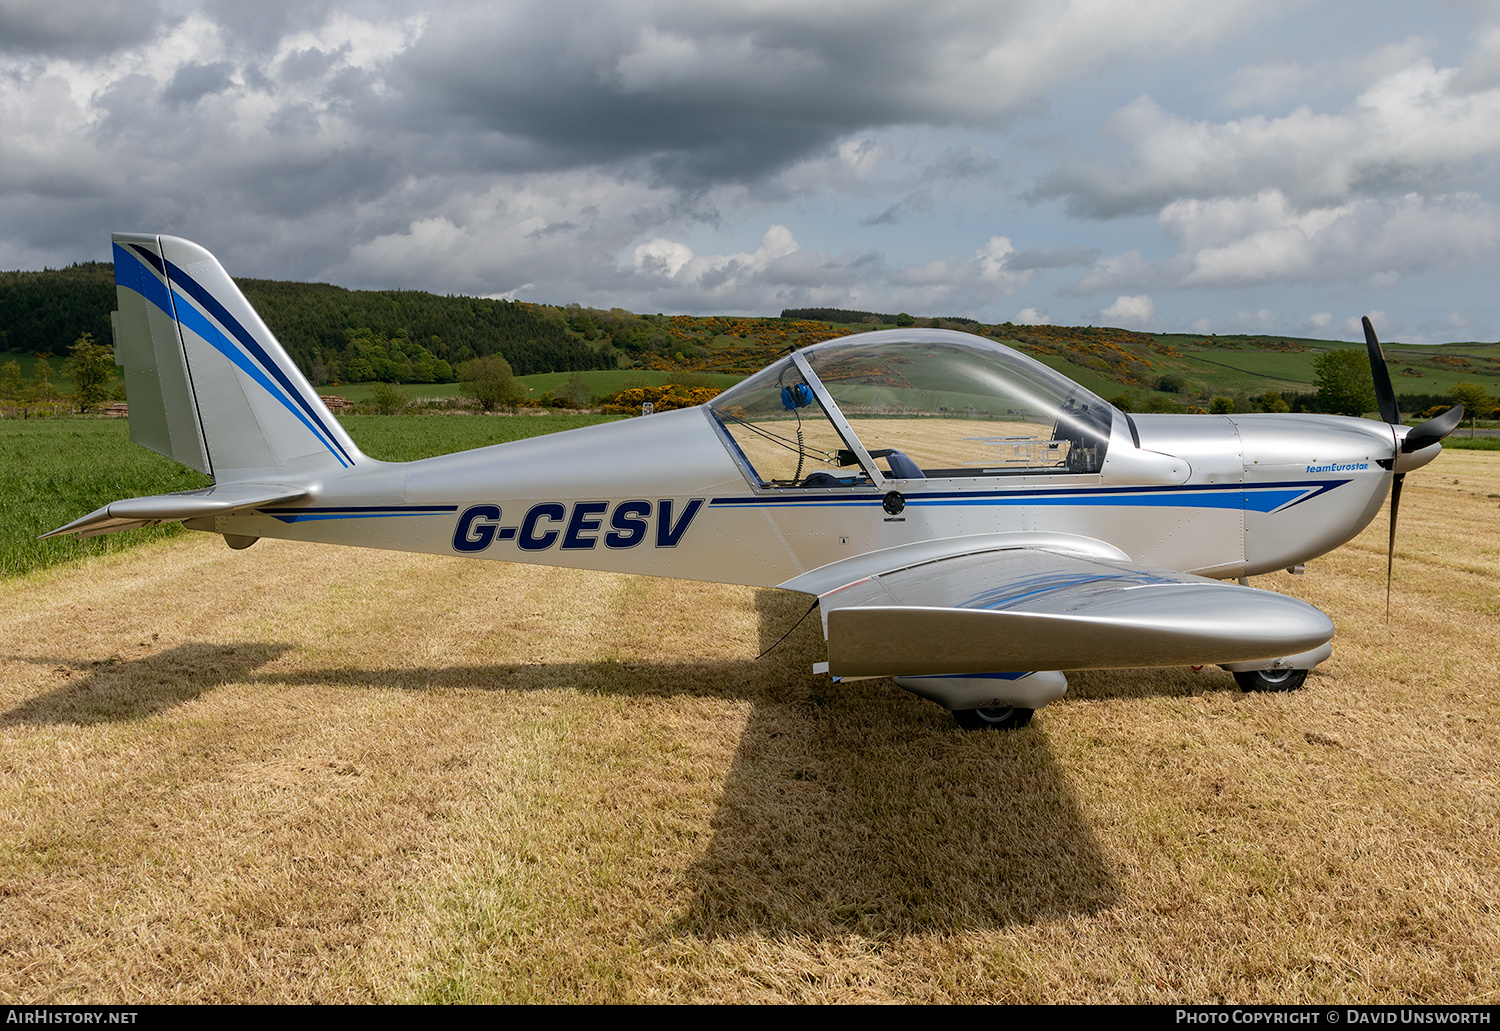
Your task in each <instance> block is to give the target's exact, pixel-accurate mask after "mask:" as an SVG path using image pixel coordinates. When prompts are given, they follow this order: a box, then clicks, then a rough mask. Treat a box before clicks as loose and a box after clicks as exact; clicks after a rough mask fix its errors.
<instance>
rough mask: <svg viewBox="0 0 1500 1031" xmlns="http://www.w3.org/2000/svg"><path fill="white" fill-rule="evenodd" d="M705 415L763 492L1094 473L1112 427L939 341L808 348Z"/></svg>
mask: <svg viewBox="0 0 1500 1031" xmlns="http://www.w3.org/2000/svg"><path fill="white" fill-rule="evenodd" d="M709 409H710V410H711V411H712V412H713V413H714V415H715V416H716V417H717V418H718V420H719V423H720V425H721V426H722V427H723V429H724V431H725V432H726V433H727V434H728V436H729V437H730V439H731V440H732V441H733V442H734V444H735V445H736V447H737V448H738V449H739V452H740V454H741V456H742V457H743V458H744V460H745V463H746V464H747V465H748V466H749V468H750V469H751V470H752V471H753V473H754V475H755V476H756V477H757V478H758V480H759V482H760V483H761V485H762V486H766V487H836V486H853V485H856V484H858V483H866V482H868V480H869V478H870V476H871V472H870V469H869V468H868V467H866V466H867V460H868V461H869V462H879V463H880V465H878V466H876V468H878V469H880V471H881V474H882V475H883V476H884V477H885V478H887V479H895V480H921V479H937V478H953V477H984V476H1007V475H1010V476H1014V475H1041V474H1049V473H1097V472H1098V471H1099V469H1100V467H1101V466H1102V465H1103V462H1104V452H1105V449H1106V447H1107V446H1108V443H1109V433H1110V426H1111V423H1112V420H1113V413H1114V409H1113V408H1112V407H1111V406H1110V405H1109V404H1108V403H1107V402H1105V401H1103V400H1101V399H1100V398H1098V397H1096V396H1095V395H1094V394H1092V393H1090V392H1089V391H1087V390H1085V389H1083V388H1082V387H1080V386H1079V385H1078V384H1076V383H1074V382H1073V381H1072V380H1070V379H1068V378H1067V377H1066V376H1063V375H1061V374H1059V373H1056V372H1053V371H1052V370H1051V369H1049V368H1047V367H1046V366H1045V365H1043V364H1041V363H1040V362H1038V361H1036V360H1035V359H1033V358H1029V357H1027V356H1026V355H1023V354H1021V353H1019V352H1017V351H1013V350H1011V349H1010V348H1008V347H1004V346H1002V345H1000V344H997V343H994V342H993V341H991V340H987V339H985V338H983V337H979V336H974V335H972V334H969V333H958V332H954V331H952V330H939V329H925V330H924V329H914V330H887V331H881V332H875V333H860V334H856V335H854V336H851V337H845V338H842V339H839V340H830V341H828V342H826V343H822V344H817V345H814V346H812V347H808V348H805V349H803V350H801V351H797V352H794V353H793V354H790V355H788V356H787V357H786V358H783V359H782V360H781V361H778V362H776V363H775V364H774V365H770V366H768V367H767V368H765V369H762V370H761V371H760V372H758V373H756V374H755V375H754V376H751V377H750V378H749V379H747V380H744V381H743V382H741V383H739V384H737V385H735V386H734V387H732V388H730V389H729V390H727V391H725V392H724V393H722V394H720V395H719V396H718V397H716V398H715V399H714V400H713V401H711V402H710V403H709ZM851 467H852V468H851ZM887 469H888V470H889V471H888V472H887V471H886V470H887Z"/></svg>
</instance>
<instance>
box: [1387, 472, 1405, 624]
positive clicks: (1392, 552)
mask: <svg viewBox="0 0 1500 1031" xmlns="http://www.w3.org/2000/svg"><path fill="white" fill-rule="evenodd" d="M1405 479H1406V474H1405V473H1397V474H1396V475H1395V477H1393V478H1392V480H1391V540H1390V543H1389V544H1388V545H1386V550H1385V621H1386V622H1387V623H1389V622H1390V621H1391V567H1392V566H1393V565H1394V564H1395V561H1396V514H1397V513H1398V512H1400V511H1401V484H1402V481H1404V480H1405Z"/></svg>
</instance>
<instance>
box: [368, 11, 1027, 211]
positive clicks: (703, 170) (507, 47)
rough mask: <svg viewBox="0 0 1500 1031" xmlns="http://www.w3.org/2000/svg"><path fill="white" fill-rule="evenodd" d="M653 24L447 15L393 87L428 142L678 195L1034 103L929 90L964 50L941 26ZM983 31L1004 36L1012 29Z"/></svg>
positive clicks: (696, 19) (878, 22)
mask: <svg viewBox="0 0 1500 1031" xmlns="http://www.w3.org/2000/svg"><path fill="white" fill-rule="evenodd" d="M642 13H643V12H642V11H638V10H636V9H635V8H634V7H633V6H631V5H620V4H604V3H573V4H559V5H555V6H550V5H549V6H542V5H526V6H520V7H511V8H506V9H504V11H503V13H501V12H495V13H491V12H482V13H480V12H472V11H469V12H465V13H464V14H462V15H451V14H437V15H434V16H432V18H431V19H430V20H429V22H428V24H427V27H426V30H425V32H424V33H423V35H422V37H421V38H420V39H419V40H418V41H417V42H416V44H415V45H414V46H413V47H412V48H411V49H410V50H409V51H408V52H407V53H406V54H404V55H403V56H402V57H401V58H400V59H399V60H398V62H397V72H398V73H397V77H396V78H395V79H394V80H393V81H395V82H397V83H398V84H399V88H400V90H401V91H402V92H403V93H404V94H406V102H407V103H409V104H410V105H411V108H412V110H413V112H417V113H420V117H421V118H422V119H423V120H424V121H425V122H426V123H427V124H428V125H430V126H433V127H438V126H443V127H452V126H453V120H455V119H457V120H461V121H462V122H464V123H467V124H469V125H472V126H473V127H475V128H476V129H478V130H481V131H484V130H488V131H491V132H494V133H497V134H499V135H501V136H503V137H505V138H507V139H509V140H512V141H524V142H525V143H526V144H527V146H524V147H516V148H513V149H512V150H511V151H510V152H509V157H510V158H511V159H512V160H524V161H529V162H531V163H532V164H533V166H534V167H554V168H556V167H569V166H578V165H586V164H606V163H610V162H615V161H621V160H631V159H637V158H639V159H645V160H646V161H647V162H649V166H650V167H651V168H652V169H653V170H654V171H655V173H656V175H657V177H658V179H659V180H661V181H664V182H670V183H676V184H681V185H693V184H702V183H706V182H724V181H738V182H744V181H753V180H756V179H759V178H761V177H764V176H766V175H768V174H770V173H773V172H775V171H777V170H779V169H782V168H785V167H787V166H788V165H790V164H792V163H794V162H796V161H798V160H800V159H802V158H804V157H806V156H807V155H809V154H810V153H812V152H814V151H816V150H817V149H819V148H822V147H825V146H827V145H828V144H829V143H830V142H831V141H833V140H834V139H836V138H838V137H840V136H842V135H844V134H846V133H848V132H850V131H852V130H855V129H859V128H864V127H870V126H885V125H894V124H901V123H905V122H917V121H921V120H924V119H929V118H932V117H934V116H936V117H939V118H953V119H957V120H960V121H963V120H973V121H978V122H994V121H995V120H996V119H1003V118H1004V117H1006V116H1007V115H1009V114H1013V113H1014V112H1015V111H1016V110H1018V109H1019V108H1020V107H1021V106H1023V105H1024V104H1025V103H1027V102H1029V100H1030V98H1029V97H1027V96H1015V97H1007V96H1006V95H1005V91H1004V90H1003V89H1000V90H993V91H990V92H988V93H985V92H984V91H977V90H976V91H974V93H973V95H971V96H964V95H961V94H957V93H955V92H954V91H951V90H944V89H937V88H930V87H932V86H933V80H934V79H936V78H940V76H939V75H938V69H936V68H934V67H933V65H934V63H936V62H938V61H940V60H941V58H942V55H943V53H944V52H945V51H947V50H951V44H950V43H948V42H947V41H946V40H945V41H943V45H941V46H940V45H938V41H939V39H941V34H942V33H943V32H945V31H946V30H947V29H948V28H949V26H947V25H946V21H945V15H943V14H942V13H941V12H932V13H930V15H928V16H925V17H924V18H923V19H920V20H918V21H916V22H913V21H911V20H910V19H908V18H905V17H893V18H889V19H887V18H882V17H878V16H870V17H865V18H861V19H849V18H843V17H833V16H831V15H830V16H827V17H816V16H810V15H807V14H806V13H804V12H798V11H780V12H772V13H769V14H767V13H765V12H761V13H760V14H759V15H757V18H756V20H755V21H754V22H753V23H752V22H751V21H749V20H748V19H746V20H744V21H743V22H742V21H741V20H740V19H739V17H738V16H737V15H735V14H734V13H732V12H730V11H726V10H723V9H708V10H706V11H700V10H697V9H694V8H687V7H684V8H681V9H674V8H673V7H671V6H670V5H661V6H658V7H656V8H654V9H652V10H650V11H649V12H646V13H649V14H650V15H651V20H650V21H649V22H646V21H643V20H642V18H641V15H642ZM984 20H985V21H986V22H989V23H991V24H988V25H986V26H985V28H986V29H988V30H991V31H995V30H998V29H999V28H1001V27H1003V22H1004V17H1003V16H1000V15H995V16H987V17H986V18H985V19H984ZM971 31H972V29H971ZM978 35H979V36H980V37H983V36H984V35H985V31H984V30H981V31H980V32H979V33H978ZM970 49H971V50H982V49H983V47H982V45H979V46H975V47H972V48H970ZM872 55H879V59H878V60H875V59H872ZM970 56H972V53H971V54H970ZM981 96H982V99H981ZM964 157H965V160H970V161H971V160H972V159H971V158H969V157H968V156H967V155H965V156H964Z"/></svg>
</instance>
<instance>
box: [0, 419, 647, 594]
mask: <svg viewBox="0 0 1500 1031" xmlns="http://www.w3.org/2000/svg"><path fill="white" fill-rule="evenodd" d="M614 418H618V416H605V415H552V414H549V415H527V416H514V417H511V416H467V415H454V416H422V417H417V416H382V415H359V416H349V417H346V418H345V419H344V420H343V421H344V424H345V425H346V426H347V427H348V429H349V435H350V436H351V437H353V438H354V441H355V443H357V444H358V445H359V446H360V448H361V449H362V450H364V451H365V453H366V454H368V455H370V456H371V457H372V458H378V459H381V460H382V461H387V462H406V461H412V460H414V459H418V458H429V457H431V456H433V455H441V454H448V453H449V452H452V451H463V450H466V449H468V448H474V447H484V446H485V445H488V444H501V443H504V442H506V441H510V440H520V439H522V438H525V437H534V436H539V435H540V434H543V433H556V432H558V431H559V430H565V429H571V428H573V427H576V426H587V425H591V424H593V423H597V422H607V421H609V420H611V419H614ZM209 482H210V481H209V478H208V477H207V476H203V475H201V474H199V473H196V472H194V471H192V470H191V469H187V468H184V467H183V466H180V465H178V464H177V463H176V462H173V461H171V460H170V459H167V458H164V457H163V456H161V455H158V454H156V453H155V452H154V451H149V450H147V449H146V448H143V447H140V446H139V445H136V444H133V443H131V440H130V430H129V427H128V426H127V424H126V422H125V420H123V419H104V418H71V419H4V420H0V577H10V576H18V575H21V574H24V573H28V572H31V571H33V570H37V569H42V568H45V567H47V566H51V565H55V564H57V563H59V562H71V561H76V560H78V559H82V558H87V557H89V556H92V555H102V554H106V553H109V552H114V551H120V550H123V549H126V548H132V547H136V546H138V545H140V544H143V543H146V542H148V541H154V540H160V539H163V538H170V537H176V536H179V535H181V534H182V533H184V532H186V531H184V530H183V529H182V527H181V526H180V525H177V524H175V523H173V524H170V525H167V526H158V527H153V528H151V529H148V530H136V531H132V532H130V533H123V534H118V533H117V534H108V535H106V536H103V537H93V538H89V539H88V540H82V541H80V540H77V539H74V538H53V539H51V540H45V541H39V540H37V539H36V538H37V537H38V536H39V535H40V534H43V533H46V532H47V531H49V530H55V529H56V528H57V527H59V526H62V525H64V524H65V523H69V522H72V521H73V520H74V519H77V518H79V517H81V516H85V515H88V514H89V513H90V512H92V511H94V509H96V508H99V507H100V506H102V505H107V504H109V503H110V502H111V501H118V500H120V499H121V498H137V497H145V496H148V495H151V494H167V493H171V492H173V491H180V490H193V489H195V488H197V487H205V486H207V485H208V484H209Z"/></svg>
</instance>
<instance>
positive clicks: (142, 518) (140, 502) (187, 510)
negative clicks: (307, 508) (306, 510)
mask: <svg viewBox="0 0 1500 1031" xmlns="http://www.w3.org/2000/svg"><path fill="white" fill-rule="evenodd" d="M305 497H307V490H306V488H304V487H288V486H285V485H282V484H274V483H235V484H227V485H224V486H213V487H205V488H203V489H202V490H189V491H183V492H182V493H181V494H157V495H155V496H153V497H149V498H126V499H125V500H124V501H112V502H110V503H109V504H108V505H105V506H104V507H103V508H100V509H97V510H95V511H93V512H90V513H89V514H88V515H86V516H84V517H83V518H82V519H75V520H73V521H72V522H71V523H69V524H68V525H67V526H59V527H58V528H57V529H56V530H53V531H51V532H50V533H44V534H42V538H41V539H45V538H47V537H64V536H76V537H98V536H99V535H101V534H106V533H116V532H118V531H120V530H134V529H138V528H139V527H142V526H155V525H156V524H158V523H172V522H178V521H180V520H183V519H194V518H197V517H200V516H221V515H230V514H232V513H235V512H242V511H245V510H247V509H253V508H259V507H261V506H262V505H273V504H285V503H286V502H289V501H297V500H299V499H301V498H305Z"/></svg>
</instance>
